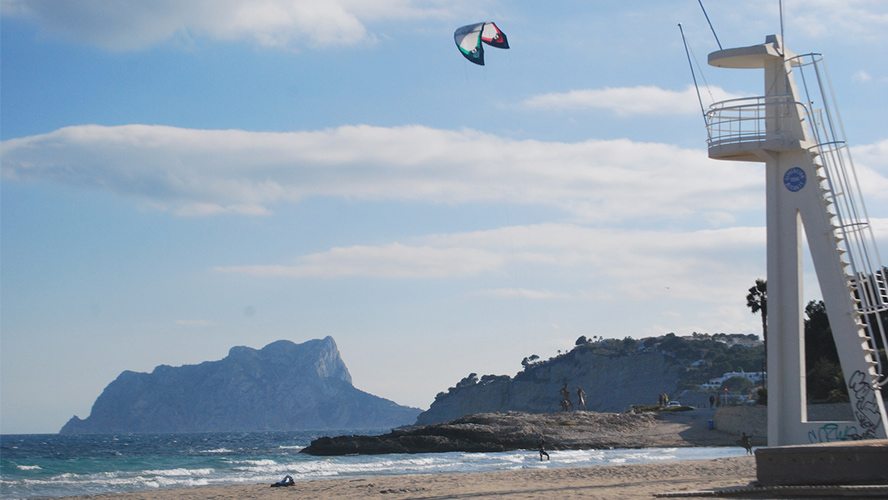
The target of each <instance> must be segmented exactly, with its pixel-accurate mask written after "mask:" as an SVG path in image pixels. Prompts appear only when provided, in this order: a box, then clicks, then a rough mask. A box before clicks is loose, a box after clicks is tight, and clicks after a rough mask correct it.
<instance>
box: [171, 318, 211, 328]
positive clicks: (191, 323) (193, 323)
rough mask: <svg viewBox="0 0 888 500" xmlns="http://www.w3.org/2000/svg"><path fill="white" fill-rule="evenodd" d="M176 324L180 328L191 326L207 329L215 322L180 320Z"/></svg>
mask: <svg viewBox="0 0 888 500" xmlns="http://www.w3.org/2000/svg"><path fill="white" fill-rule="evenodd" d="M176 324H177V325H179V326H191V327H199V328H203V327H207V326H212V325H213V322H212V321H209V320H205V319H179V320H176Z"/></svg>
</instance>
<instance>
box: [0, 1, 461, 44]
mask: <svg viewBox="0 0 888 500" xmlns="http://www.w3.org/2000/svg"><path fill="white" fill-rule="evenodd" d="M2 5H3V14H4V15H7V16H16V17H22V18H25V19H28V20H30V21H32V22H34V23H35V24H36V25H37V26H38V28H39V30H40V32H41V34H42V35H44V36H62V37H66V38H71V39H73V40H76V41H78V42H82V43H86V44H90V45H95V46H98V47H101V48H104V49H108V50H115V51H120V50H139V49H144V48H147V47H150V46H152V45H155V44H158V43H163V42H166V41H169V40H186V41H187V40H189V39H191V38H192V37H201V36H203V37H209V38H210V39H213V40H221V41H228V40H241V39H247V40H252V41H253V42H255V43H257V44H259V45H262V46H269V47H292V46H301V45H306V46H310V47H326V46H343V45H354V44H356V43H359V42H365V41H368V40H372V39H373V38H374V37H373V35H371V34H370V33H369V32H368V30H367V27H366V23H368V22H373V21H377V20H399V19H400V20H403V19H416V18H428V17H442V16H445V15H447V14H446V12H447V11H446V10H445V4H444V3H443V2H440V1H432V2H428V1H426V2H420V1H417V0H323V1H313V0H188V1H180V0H116V1H114V2H106V1H94V0H93V1H89V0H85V1H76V2H58V1H54V0H28V1H24V0H3V4H2ZM451 14H452V9H451Z"/></svg>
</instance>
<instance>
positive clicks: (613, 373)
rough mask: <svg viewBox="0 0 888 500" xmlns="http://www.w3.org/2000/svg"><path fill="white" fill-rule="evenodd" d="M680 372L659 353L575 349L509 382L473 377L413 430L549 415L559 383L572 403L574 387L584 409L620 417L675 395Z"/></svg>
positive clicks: (530, 366)
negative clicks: (474, 417) (510, 414)
mask: <svg viewBox="0 0 888 500" xmlns="http://www.w3.org/2000/svg"><path fill="white" fill-rule="evenodd" d="M679 369H680V367H679V366H678V365H677V364H675V363H674V362H673V360H672V358H670V357H668V356H665V355H664V354H663V353H661V352H640V353H637V354H632V355H628V356H608V355H601V354H596V353H594V352H592V351H591V350H588V349H574V350H572V351H570V352H568V353H567V354H565V355H562V356H559V357H558V358H554V359H551V360H548V361H543V362H539V363H534V364H527V365H526V367H525V370H524V371H522V372H519V373H518V374H517V375H515V376H514V377H509V376H506V375H500V376H493V375H485V376H483V377H481V378H480V379H477V377H476V376H474V374H472V375H470V376H469V377H466V378H465V379H463V380H462V381H461V382H460V383H458V384H457V385H456V387H453V388H451V389H450V390H449V391H448V392H446V393H440V394H438V396H437V397H436V398H435V401H434V402H433V403H432V405H431V406H430V407H429V409H428V410H427V411H425V412H423V413H422V414H420V415H419V417H418V418H417V420H416V425H429V424H434V423H440V422H446V421H448V420H454V419H457V418H460V417H462V416H464V415H471V414H476V413H493V412H507V411H519V412H528V413H552V412H556V411H559V410H560V409H561V408H560V406H559V402H560V401H561V396H560V395H559V393H558V391H559V390H560V389H561V388H562V387H563V385H564V383H565V382H566V383H567V384H568V389H569V390H570V391H571V400H572V402H573V404H576V403H577V394H576V390H575V387H577V386H579V387H581V388H583V390H584V391H585V393H586V408H587V409H588V410H593V411H598V412H620V411H625V410H627V409H629V407H630V406H632V405H635V404H653V403H656V402H657V395H658V394H661V393H666V394H674V393H675V392H677V391H676V387H677V384H678V373H679Z"/></svg>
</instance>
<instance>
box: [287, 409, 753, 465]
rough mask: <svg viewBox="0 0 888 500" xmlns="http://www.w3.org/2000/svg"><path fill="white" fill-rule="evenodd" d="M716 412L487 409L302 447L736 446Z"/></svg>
mask: <svg viewBox="0 0 888 500" xmlns="http://www.w3.org/2000/svg"><path fill="white" fill-rule="evenodd" d="M714 414H715V411H714V410H708V409H688V410H687V411H668V412H659V413H634V412H627V413H598V412H592V411H576V412H564V413H526V412H505V413H482V414H476V415H469V416H465V417H462V418H459V419H456V420H452V421H449V422H444V423H437V424H430V425H424V426H418V427H409V428H402V429H395V430H393V431H392V432H390V433H388V434H384V435H379V436H338V437H322V438H319V439H316V440H314V441H312V443H311V445H310V446H308V447H306V448H305V449H303V450H302V452H303V453H308V454H311V455H349V454H383V453H436V452H450V451H466V452H497V451H508V450H539V448H540V442H541V440H542V443H543V446H544V447H545V449H547V450H568V449H609V448H651V447H683V446H733V445H735V444H736V440H737V437H738V436H736V435H735V434H733V433H728V432H722V431H718V430H711V429H709V426H708V421H709V420H711V419H712V418H713V417H714Z"/></svg>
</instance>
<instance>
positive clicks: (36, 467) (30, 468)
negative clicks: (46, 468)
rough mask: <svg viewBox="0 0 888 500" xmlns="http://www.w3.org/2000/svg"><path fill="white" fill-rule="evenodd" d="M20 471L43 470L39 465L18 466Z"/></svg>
mask: <svg viewBox="0 0 888 500" xmlns="http://www.w3.org/2000/svg"><path fill="white" fill-rule="evenodd" d="M16 468H18V470H43V467H40V466H39V465H16Z"/></svg>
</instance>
